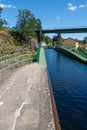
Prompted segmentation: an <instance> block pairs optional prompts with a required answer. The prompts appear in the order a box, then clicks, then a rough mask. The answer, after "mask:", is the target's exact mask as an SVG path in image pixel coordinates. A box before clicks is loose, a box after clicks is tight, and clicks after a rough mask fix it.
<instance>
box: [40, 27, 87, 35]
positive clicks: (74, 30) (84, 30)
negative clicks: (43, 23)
mask: <svg viewBox="0 0 87 130" xmlns="http://www.w3.org/2000/svg"><path fill="white" fill-rule="evenodd" d="M42 33H43V34H45V33H87V27H85V28H65V29H64V28H63V29H43V30H42Z"/></svg>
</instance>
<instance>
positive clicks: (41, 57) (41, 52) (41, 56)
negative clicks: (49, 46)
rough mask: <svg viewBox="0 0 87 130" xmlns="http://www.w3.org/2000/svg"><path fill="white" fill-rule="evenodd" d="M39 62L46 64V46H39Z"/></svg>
mask: <svg viewBox="0 0 87 130" xmlns="http://www.w3.org/2000/svg"><path fill="white" fill-rule="evenodd" d="M37 62H38V63H39V64H40V65H46V58H45V52H44V48H43V47H42V46H41V45H40V46H39V47H38V53H37Z"/></svg>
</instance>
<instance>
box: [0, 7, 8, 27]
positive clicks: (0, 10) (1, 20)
mask: <svg viewBox="0 0 87 130" xmlns="http://www.w3.org/2000/svg"><path fill="white" fill-rule="evenodd" d="M2 10H3V9H2V8H1V7H0V28H2V27H3V25H7V22H6V20H5V19H2V18H1V13H2Z"/></svg>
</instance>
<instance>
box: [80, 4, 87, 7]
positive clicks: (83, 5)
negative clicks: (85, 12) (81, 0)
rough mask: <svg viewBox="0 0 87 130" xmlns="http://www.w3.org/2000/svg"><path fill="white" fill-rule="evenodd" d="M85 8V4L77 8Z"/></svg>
mask: <svg viewBox="0 0 87 130" xmlns="http://www.w3.org/2000/svg"><path fill="white" fill-rule="evenodd" d="M85 7H87V4H82V5H80V6H79V8H85Z"/></svg>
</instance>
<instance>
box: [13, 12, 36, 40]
mask: <svg viewBox="0 0 87 130" xmlns="http://www.w3.org/2000/svg"><path fill="white" fill-rule="evenodd" d="M35 25H36V19H35V17H34V15H33V14H32V13H31V11H29V10H28V9H24V10H19V11H18V16H17V24H16V28H15V29H16V30H17V31H18V32H19V34H21V42H28V41H29V39H30V38H31V36H33V37H36V33H35Z"/></svg>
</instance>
